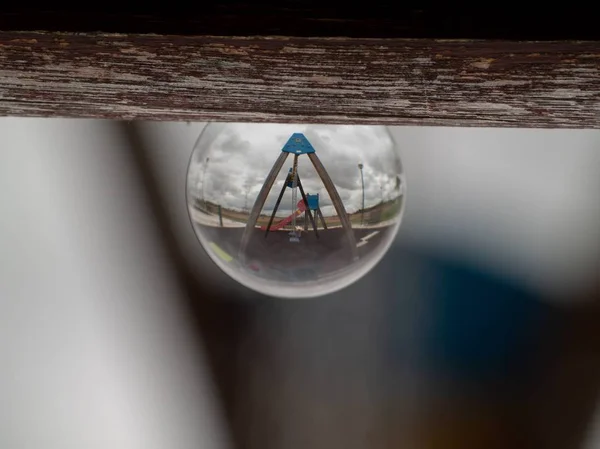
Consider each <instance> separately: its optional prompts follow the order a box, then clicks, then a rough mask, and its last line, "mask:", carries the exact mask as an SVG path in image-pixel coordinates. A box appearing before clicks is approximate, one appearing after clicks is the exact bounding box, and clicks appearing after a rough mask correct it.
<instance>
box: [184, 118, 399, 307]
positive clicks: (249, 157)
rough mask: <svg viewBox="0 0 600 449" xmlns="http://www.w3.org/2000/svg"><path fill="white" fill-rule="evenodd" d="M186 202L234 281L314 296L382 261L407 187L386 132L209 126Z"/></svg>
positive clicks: (284, 294)
mask: <svg viewBox="0 0 600 449" xmlns="http://www.w3.org/2000/svg"><path fill="white" fill-rule="evenodd" d="M209 160H210V165H209V164H208V161H209ZM357 166H358V167H359V170H357V169H356V167H357ZM382 193H385V194H384V195H382ZM384 198H385V200H384ZM187 202H188V211H189V215H190V220H191V223H192V226H193V229H194V232H195V233H196V236H197V237H198V240H199V242H200V244H201V245H202V247H203V248H204V250H205V251H206V252H207V253H208V255H209V256H210V258H211V259H212V260H213V262H214V263H215V264H216V265H217V266H219V267H220V268H221V269H222V270H223V271H224V272H225V273H227V274H228V275H229V276H230V277H231V278H233V279H234V280H236V281H237V282H239V283H241V284H242V285H244V286H246V287H248V288H250V289H252V290H255V291H257V292H260V293H263V294H265V295H269V296H273V297H278V298H289V299H293V298H299V299H300V298H313V297H319V296H323V295H326V294H329V293H333V292H335V291H338V290H340V289H343V288H345V287H347V286H349V285H351V284H352V283H354V282H355V281H357V280H358V279H360V278H361V277H363V276H364V275H365V274H367V273H368V272H369V271H370V270H371V269H372V268H373V267H374V266H375V265H376V264H377V263H378V262H379V261H380V260H381V258H382V257H383V256H384V255H385V253H386V252H387V251H388V249H389V247H390V246H391V244H392V242H393V240H394V238H395V237H396V234H397V233H398V229H399V227H400V223H401V221H402V216H403V213H404V206H405V202H406V180H405V178H404V172H403V169H402V162H401V160H400V151H399V148H398V145H397V144H396V142H395V141H394V139H393V137H392V135H391V134H390V132H389V130H388V129H387V127H385V126H367V125H313V124H309V125H307V124H273V123H209V124H208V125H207V126H206V127H205V128H204V129H203V131H202V133H201V134H200V136H199V138H198V140H197V142H196V144H195V146H194V149H193V152H192V156H191V158H190V163H189V168H188V176H187Z"/></svg>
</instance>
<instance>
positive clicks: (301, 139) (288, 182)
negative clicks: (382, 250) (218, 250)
mask: <svg viewBox="0 0 600 449" xmlns="http://www.w3.org/2000/svg"><path fill="white" fill-rule="evenodd" d="M290 154H293V155H294V162H293V165H292V168H291V169H290V170H289V172H288V173H287V175H286V179H285V182H284V183H283V187H282V189H281V192H280V193H279V197H278V198H277V202H276V203H275V207H274V209H273V212H272V214H271V218H270V220H269V224H268V225H267V228H266V230H265V238H266V237H267V236H268V234H269V231H270V230H271V225H272V223H273V219H274V217H275V213H276V212H277V208H278V207H279V204H280V203H281V199H282V198H283V194H284V192H285V190H286V189H287V188H291V189H292V204H296V196H297V192H296V189H297V188H298V189H299V190H300V194H301V195H302V201H303V202H304V204H305V205H307V206H308V207H306V206H305V211H304V212H305V214H306V216H307V217H308V219H309V220H310V222H311V224H312V227H313V229H314V231H315V235H316V236H317V238H319V234H318V231H317V226H316V223H315V219H314V217H313V214H312V211H311V207H310V204H311V203H310V202H309V199H308V197H307V195H306V193H305V192H304V188H303V187H302V183H301V182H300V177H299V176H298V157H299V156H301V155H303V154H305V155H307V157H308V158H309V160H310V161H311V163H312V165H313V167H314V168H315V170H316V172H317V174H318V175H319V177H320V178H321V181H322V182H323V185H324V186H325V189H326V190H327V193H328V194H329V197H330V198H331V202H332V203H333V206H334V208H335V211H336V212H337V214H338V216H339V218H340V222H341V224H342V227H343V229H344V231H345V235H346V239H347V241H348V244H349V246H350V251H351V255H352V259H353V260H356V259H358V252H357V249H356V239H355V237H354V233H353V231H352V226H351V224H350V218H349V217H348V214H347V212H346V209H345V207H344V204H343V203H342V200H341V198H340V195H339V193H338V191H337V189H336V188H335V185H334V184H333V181H332V180H331V178H330V177H329V173H327V170H325V167H324V166H323V163H322V162H321V160H320V159H319V157H318V156H317V154H316V152H315V149H314V148H313V146H312V145H311V143H310V142H309V141H308V139H307V138H306V137H305V136H304V134H302V133H294V134H292V136H291V137H290V138H289V139H288V141H287V143H286V144H285V145H284V146H283V148H282V149H281V154H280V155H279V157H278V158H277V160H276V161H275V164H274V165H273V167H272V168H271V171H270V172H269V174H268V175H267V178H266V179H265V182H264V184H263V186H262V188H261V190H260V192H259V194H258V196H257V198H256V201H255V203H254V206H253V207H252V211H251V212H250V216H249V217H248V222H247V223H246V228H245V229H244V234H243V235H242V239H241V242H240V248H239V254H240V256H241V257H243V255H244V253H245V250H246V247H247V246H248V243H249V241H250V238H251V237H252V234H253V232H254V230H255V228H256V221H257V220H258V217H259V215H260V213H261V211H262V208H263V207H264V204H265V201H266V200H267V196H268V195H269V192H270V191H271V188H272V187H273V183H274V182H275V178H276V177H277V175H278V174H279V172H280V171H281V168H282V167H283V164H284V163H285V161H286V159H287V157H288V156H289V155H290ZM311 202H312V204H313V205H314V204H315V199H314V198H312V199H311ZM312 210H314V211H315V212H316V213H317V214H319V215H320V218H321V220H322V222H323V224H324V225H325V220H324V218H323V214H322V213H321V211H320V209H319V207H318V197H317V202H316V208H313V209H312ZM306 216H305V222H306ZM291 222H292V228H293V230H292V232H291V233H290V235H291V238H290V241H292V242H298V241H299V237H298V235H297V234H296V214H295V213H294V214H292V215H291ZM307 227H308V224H306V228H307ZM325 229H327V228H325Z"/></svg>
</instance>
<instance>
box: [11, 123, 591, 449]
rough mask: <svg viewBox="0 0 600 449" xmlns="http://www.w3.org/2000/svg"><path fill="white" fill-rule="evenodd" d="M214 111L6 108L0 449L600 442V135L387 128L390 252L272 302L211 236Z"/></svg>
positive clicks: (496, 445) (427, 448)
mask: <svg viewBox="0 0 600 449" xmlns="http://www.w3.org/2000/svg"><path fill="white" fill-rule="evenodd" d="M203 126H204V124H202V123H166V122H162V123H150V122H111V121H97V120H67V119H21V118H20V119H16V118H3V119H0V140H1V142H2V148H1V150H0V207H1V213H0V368H1V370H0V404H2V406H1V407H0V447H2V448H11V449H12V448H28V449H29V448H37V447H44V448H82V447H84V448H106V447H111V448H144V449H150V448H166V447H168V448H170V449H176V448H177V449H178V448H192V447H193V448H197V447H202V448H209V449H213V448H231V449H237V448H252V449H254V448H256V449H259V448H260V449H270V448H283V449H296V448H306V447H312V448H332V447H340V448H342V447H343V448H347V449H350V448H398V447H403V448H423V449H433V448H462V449H465V448H487V449H490V448H507V447H518V448H520V447H523V448H532V447H536V448H556V449H559V448H560V449H563V448H585V449H591V448H600V409H598V405H599V399H600V398H599V385H600V326H599V324H600V199H599V197H598V192H600V131H591V130H590V131H583V130H527V129H479V128H478V129H474V128H469V129H467V128H465V129H462V128H431V127H394V128H392V133H393V135H394V137H395V138H396V139H397V141H398V142H399V144H400V146H401V149H402V158H403V163H404V169H405V172H406V181H407V203H406V212H405V215H404V222H403V225H402V227H401V228H400V233H399V235H398V237H397V240H396V242H395V244H394V245H393V247H392V248H391V250H390V251H389V253H388V254H387V256H386V257H385V258H384V259H383V260H382V261H381V262H380V263H379V264H378V265H377V267H376V268H375V269H374V270H373V271H372V272H371V273H370V274H369V275H367V276H366V277H364V278H363V279H361V280H360V281H359V282H357V283H355V284H354V285H352V286H350V287H348V288H346V289H344V290H342V291H340V292H337V293H335V294H332V295H329V296H325V297H322V298H316V299H310V300H281V299H273V298H269V297H265V296H261V295H259V294H257V293H254V292H251V291H249V290H247V289H245V288H244V287H242V286H240V285H237V284H236V283H235V282H234V281H232V280H230V279H229V278H227V276H226V275H224V274H223V273H221V272H220V271H219V270H218V269H217V268H216V267H215V266H214V265H213V264H212V263H211V262H210V261H209V259H208V257H207V256H206V254H205V253H204V251H203V249H202V248H201V247H200V245H199V243H198V242H197V240H196V237H195V235H194V233H193V231H192V227H191V225H190V222H189V219H188V216H187V209H186V201H185V180H186V171H187V164H188V161H189V158H190V155H191V151H192V148H193V145H194V143H195V140H196V139H197V137H198V135H199V133H200V131H201V130H202V128H203Z"/></svg>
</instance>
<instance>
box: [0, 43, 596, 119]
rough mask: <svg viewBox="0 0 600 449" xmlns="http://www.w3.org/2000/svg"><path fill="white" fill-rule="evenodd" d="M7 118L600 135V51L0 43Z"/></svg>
mask: <svg viewBox="0 0 600 449" xmlns="http://www.w3.org/2000/svg"><path fill="white" fill-rule="evenodd" d="M0 114H1V115H12V116H63V117H96V118H121V119H152V120H190V121H191V120H202V121H204V120H227V121H232V120H240V121H280V122H322V123H382V124H394V125H402V124H419V125H449V126H504V127H516V126H522V127H552V128H558V127H572V128H600V43H598V42H575V41H572V42H509V41H466V40H462V41H457V40H434V39H423V40H409V39H349V38H302V37H246V38H242V37H239V38H235V37H214V36H213V37H210V36H195V37H194V36H189V37H186V36H156V35H115V34H69V33H44V32H39V33H34V32H24V33H17V32H1V33H0Z"/></svg>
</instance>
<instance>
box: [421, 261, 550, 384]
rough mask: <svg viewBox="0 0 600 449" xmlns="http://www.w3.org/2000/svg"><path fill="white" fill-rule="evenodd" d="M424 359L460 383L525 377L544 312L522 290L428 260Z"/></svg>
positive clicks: (482, 274)
mask: <svg viewBox="0 0 600 449" xmlns="http://www.w3.org/2000/svg"><path fill="white" fill-rule="evenodd" d="M431 263H432V267H431V268H432V275H433V279H430V281H431V283H430V284H429V286H428V288H427V290H428V291H427V293H426V295H425V298H424V299H425V300H426V301H427V302H428V306H429V308H430V310H429V314H428V315H427V317H426V319H428V320H431V321H430V323H429V325H426V326H425V333H426V335H425V339H424V341H425V348H424V349H425V354H424V355H425V357H426V359H427V361H428V362H427V363H428V364H429V365H430V367H431V368H433V369H434V370H441V371H443V375H444V376H445V377H446V376H451V377H459V378H461V379H462V380H463V381H464V380H472V381H474V380H477V381H484V380H494V379H498V378H506V377H507V376H510V375H511V374H517V375H518V374H519V373H520V374H525V373H524V372H525V371H526V370H527V362H528V359H529V358H530V357H531V356H532V355H534V354H535V350H536V344H535V342H536V335H537V331H538V330H539V329H540V326H541V324H542V322H543V321H544V318H545V317H546V316H547V312H548V311H549V310H548V309H549V307H548V305H547V304H544V303H542V302H540V301H538V300H537V298H536V296H535V295H534V294H532V293H530V292H528V291H526V290H525V289H524V288H521V287H520V286H517V285H512V284H510V283H508V282H507V281H505V280H503V279H500V278H498V277H496V276H494V275H492V274H491V273H489V272H485V271H482V270H478V269H475V268H472V267H468V266H466V265H462V264H460V263H457V262H448V261H440V260H433V261H432V262H431Z"/></svg>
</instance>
